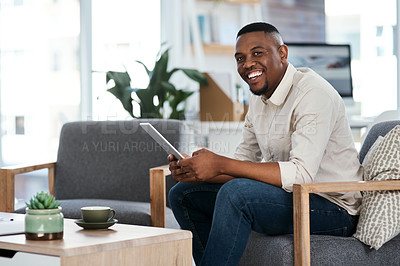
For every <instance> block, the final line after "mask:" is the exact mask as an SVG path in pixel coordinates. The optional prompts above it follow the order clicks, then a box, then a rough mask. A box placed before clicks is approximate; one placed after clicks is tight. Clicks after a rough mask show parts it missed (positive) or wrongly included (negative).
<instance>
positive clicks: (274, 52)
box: [235, 31, 288, 98]
mask: <svg viewBox="0 0 400 266" xmlns="http://www.w3.org/2000/svg"><path fill="white" fill-rule="evenodd" d="M287 51H288V50H287V46H286V45H281V46H280V45H279V43H278V41H277V40H276V39H275V38H274V37H273V36H271V35H270V34H266V33H264V32H263V31H255V32H249V33H245V34H243V35H241V36H239V37H238V39H237V41H236V53H235V58H236V63H237V70H238V73H239V75H240V76H241V77H242V79H243V80H244V81H245V82H246V83H247V84H249V86H250V90H251V92H253V93H254V94H255V95H265V96H267V98H269V97H271V95H272V94H273V93H274V91H275V89H276V87H277V86H278V85H279V83H280V81H281V80H282V78H283V76H284V74H285V71H286V67H287V55H288V52H287Z"/></svg>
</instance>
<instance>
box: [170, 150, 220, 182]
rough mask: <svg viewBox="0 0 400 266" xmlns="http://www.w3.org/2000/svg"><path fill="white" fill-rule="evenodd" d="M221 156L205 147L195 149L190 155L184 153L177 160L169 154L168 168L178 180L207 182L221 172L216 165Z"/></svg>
mask: <svg viewBox="0 0 400 266" xmlns="http://www.w3.org/2000/svg"><path fill="white" fill-rule="evenodd" d="M221 158H222V157H221V156H219V155H217V154H215V153H213V152H211V151H209V150H206V149H201V150H198V151H195V152H194V153H193V156H192V157H189V156H187V155H186V156H185V158H184V159H181V160H179V161H177V160H176V159H174V157H173V155H169V157H168V160H169V161H170V164H169V169H170V170H171V173H172V176H173V177H174V179H175V180H177V181H179V182H190V183H198V182H207V181H208V180H210V179H212V178H214V177H216V176H218V175H219V174H221V173H220V171H219V170H220V169H219V166H218V163H219V161H220V160H221Z"/></svg>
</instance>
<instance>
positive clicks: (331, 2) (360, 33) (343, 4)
mask: <svg viewBox="0 0 400 266" xmlns="http://www.w3.org/2000/svg"><path fill="white" fill-rule="evenodd" d="M396 10H397V8H396V0H382V1H362V0H325V13H326V36H327V42H328V43H349V44H350V45H351V47H352V58H353V59H352V63H351V65H352V74H353V85H354V100H355V101H356V102H358V103H360V106H359V108H360V114H361V115H362V116H377V115H379V114H380V113H382V112H383V111H386V110H391V109H396V108H397V73H396V72H397V59H396V56H395V55H394V54H393V51H394V47H393V45H394V38H395V36H394V30H393V28H394V27H395V26H396Z"/></svg>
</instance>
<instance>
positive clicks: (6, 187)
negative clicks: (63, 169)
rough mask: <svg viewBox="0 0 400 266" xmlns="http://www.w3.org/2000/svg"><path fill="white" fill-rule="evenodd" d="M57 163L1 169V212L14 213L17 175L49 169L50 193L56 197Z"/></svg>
mask: <svg viewBox="0 0 400 266" xmlns="http://www.w3.org/2000/svg"><path fill="white" fill-rule="evenodd" d="M55 166H56V163H55V162H51V163H43V164H29V165H16V166H6V167H2V168H0V188H1V193H0V212H13V211H14V197H15V175H17V174H23V173H29V172H32V171H36V170H40V169H45V168H48V169H49V175H48V179H49V192H50V193H51V194H53V195H54V173H55Z"/></svg>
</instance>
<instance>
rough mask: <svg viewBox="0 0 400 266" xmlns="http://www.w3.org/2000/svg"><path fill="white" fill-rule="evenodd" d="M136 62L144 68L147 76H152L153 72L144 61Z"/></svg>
mask: <svg viewBox="0 0 400 266" xmlns="http://www.w3.org/2000/svg"><path fill="white" fill-rule="evenodd" d="M136 62H138V63H139V64H141V65H142V66H143V67H144V69H145V70H146V73H147V75H149V76H150V73H151V71H150V70H149V69H148V68H147V66H146V65H145V64H144V63H143V62H142V61H139V60H136Z"/></svg>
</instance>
